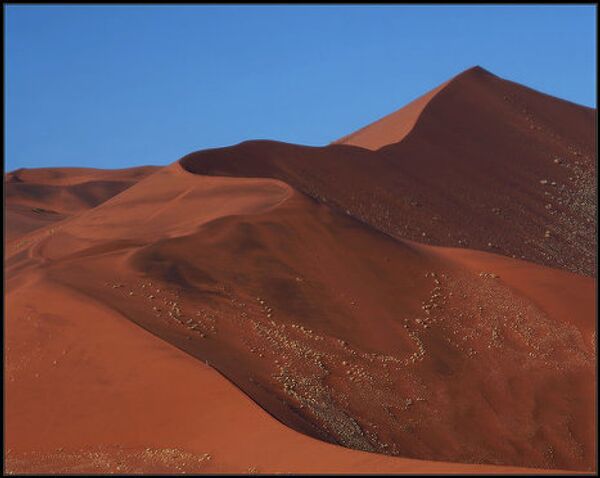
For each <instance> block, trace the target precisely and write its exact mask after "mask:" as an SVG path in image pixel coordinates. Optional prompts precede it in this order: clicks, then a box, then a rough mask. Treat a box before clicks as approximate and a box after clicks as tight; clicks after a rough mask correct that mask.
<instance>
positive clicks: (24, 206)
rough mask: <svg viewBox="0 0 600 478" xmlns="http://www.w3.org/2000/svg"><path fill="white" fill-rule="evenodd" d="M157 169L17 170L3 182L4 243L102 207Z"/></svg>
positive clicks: (147, 167)
mask: <svg viewBox="0 0 600 478" xmlns="http://www.w3.org/2000/svg"><path fill="white" fill-rule="evenodd" d="M158 169H159V168H157V167H153V166H143V167H138V168H129V169H122V170H103V169H92V168H40V169H19V170H16V171H13V172H11V173H8V174H6V175H5V178H4V190H5V191H6V207H5V213H6V223H7V228H6V230H7V236H6V240H7V241H9V242H10V241H12V240H13V239H15V238H16V237H19V236H22V235H23V234H25V233H27V232H30V231H33V230H35V229H38V228H40V227H45V226H48V225H50V224H51V223H53V222H58V221H62V220H63V219H65V218H67V217H70V216H71V215H73V214H76V213H78V212H80V211H83V210H86V209H90V208H92V207H95V206H97V205H98V204H101V203H102V202H104V201H106V200H107V199H109V198H111V197H112V196H114V195H115V194H118V193H120V192H121V191H124V190H125V189H127V188H128V187H130V186H132V185H133V184H135V183H136V182H137V181H139V180H140V179H141V178H143V177H144V176H147V175H148V174H151V173H153V172H154V171H156V170H158Z"/></svg>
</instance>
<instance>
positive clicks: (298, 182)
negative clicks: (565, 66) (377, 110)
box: [5, 69, 596, 473]
mask: <svg viewBox="0 0 600 478" xmlns="http://www.w3.org/2000/svg"><path fill="white" fill-rule="evenodd" d="M504 96H506V97H508V98H509V100H504V99H503V98H504ZM517 105H518V106H517ZM523 105H525V106H523ZM523 108H525V109H526V110H527V112H528V113H527V114H524V113H522V109H523ZM567 120H568V121H567ZM397 121H398V122H400V123H401V124H400V125H397V124H396V122H397ZM593 122H594V112H593V111H592V110H588V109H586V108H583V107H579V106H576V105H572V104H569V103H566V102H563V101H561V100H558V99H555V98H551V97H547V96H545V95H541V94H540V93H536V92H533V91H531V90H528V89H526V88H524V87H521V86H518V85H515V84H513V83H510V82H506V81H505V80H500V79H498V78H497V77H495V76H493V75H491V74H489V73H487V72H485V71H483V70H481V69H473V70H469V71H467V72H465V73H463V74H462V75H459V76H458V77H457V78H455V79H453V80H451V81H449V82H448V83H446V84H445V85H443V86H442V87H440V88H439V89H438V90H437V91H436V92H435V94H429V95H425V97H423V99H420V100H417V102H415V103H413V105H412V106H410V107H408V110H407V111H403V112H399V113H396V114H392V115H391V116H389V117H387V119H384V120H382V121H380V122H378V123H375V124H374V125H373V126H370V127H367V128H365V129H363V130H362V131H361V132H358V133H357V134H355V135H350V136H349V137H346V139H345V140H342V141H350V142H352V143H353V144H355V145H354V146H348V145H335V144H334V145H330V146H327V147H324V148H309V147H303V146H296V145H289V144H284V143H276V142H266V141H261V142H249V143H242V144H240V145H238V146H235V147H231V148H223V149H218V150H208V151H203V152H199V153H194V154H192V155H189V156H187V157H185V158H183V159H182V160H181V161H179V162H177V163H174V164H172V165H171V166H169V167H166V168H163V169H160V170H157V171H155V172H154V174H149V175H146V176H145V177H144V178H139V177H137V178H135V180H136V182H135V184H133V185H131V184H130V185H129V186H130V187H128V188H127V189H125V188H123V190H122V191H121V192H119V193H118V194H114V195H113V196H112V197H110V198H109V195H108V194H106V195H105V196H103V201H102V202H100V201H98V204H95V205H93V206H92V205H90V207H85V208H84V207H81V208H80V209H78V210H77V211H75V212H73V211H74V210H73V209H71V210H70V211H71V213H70V214H69V216H68V217H66V218H64V219H63V220H61V221H59V222H55V223H54V224H53V225H52V227H40V228H38V229H36V230H31V231H30V232H27V233H26V234H23V231H18V228H17V227H15V229H17V230H16V232H14V234H15V237H16V236H17V235H19V237H18V239H19V240H12V241H11V242H9V243H8V244H7V254H6V257H5V271H6V273H7V291H8V295H7V298H6V299H7V301H6V303H7V308H6V310H7V312H8V313H7V317H6V323H5V329H6V330H5V331H6V337H7V339H6V344H7V349H6V364H5V386H6V410H5V421H6V445H5V446H6V449H7V450H10V453H9V454H8V455H7V458H8V469H9V470H13V471H29V472H41V471H55V472H56V471H69V470H71V471H77V470H79V471H81V472H84V471H94V470H96V471H100V470H112V471H156V472H160V471H188V472H189V471H196V472H244V471H246V472H252V471H258V472H334V473H335V472H416V473H418V472H429V473H435V472H448V473H484V472H485V473H494V472H498V473H501V472H519V471H521V472H523V471H525V472H535V471H542V470H544V471H546V472H547V471H549V470H554V471H557V470H560V469H562V470H579V471H590V470H593V469H594V467H595V460H596V455H595V453H596V451H595V450H596V442H595V433H596V429H595V422H596V420H595V418H596V414H595V399H596V396H595V388H596V387H595V385H596V382H595V368H594V367H595V362H596V328H595V314H596V310H595V279H594V277H590V276H593V275H594V274H595V269H594V250H593V246H594V245H595V236H593V234H592V235H591V236H578V234H587V232H588V229H589V230H591V231H593V230H594V228H595V219H594V214H595V207H596V206H595V193H594V191H593V190H591V189H589V188H588V189H586V187H588V186H590V184H591V180H590V179H589V178H588V177H587V176H585V174H584V172H589V171H590V170H591V169H593V168H594V164H593V162H592V158H593V156H594V154H595V152H594V143H593V135H592V134H590V133H589V130H590V128H592V127H593ZM530 124H533V125H534V127H533V128H529V125H530ZM537 126H540V129H537ZM467 132H468V134H467ZM398 141H399V142H398ZM367 148H368V149H367ZM569 148H571V149H573V148H575V149H573V151H572V152H570V151H571V150H570V149H569ZM559 156H560V158H558V157H559ZM554 159H558V161H557V162H554ZM31 174H34V173H31ZM568 174H572V175H574V176H572V177H575V178H576V179H573V180H569V179H568V177H567V178H564V177H563V176H565V175H568ZM84 176H85V175H84ZM214 176H221V177H214ZM222 176H231V177H222ZM538 177H541V178H548V181H550V183H544V184H541V183H540V182H539V180H538V179H537V178H538ZM80 180H82V179H81V178H80V179H78V181H80ZM552 181H554V182H555V183H556V186H552V185H551V182H552ZM548 184H549V186H548V188H546V186H547V185H548ZM582 185H583V186H585V187H582ZM550 187H553V188H555V189H549V188H550ZM590 187H591V186H590ZM576 188H579V189H576ZM549 191H551V192H550V195H548V194H544V193H545V192H549ZM559 191H560V192H559ZM563 193H564V195H565V196H564V198H566V197H567V196H568V200H567V199H564V198H563V196H561V194H563ZM20 197H21V196H20V195H19V194H18V193H15V194H14V196H13V197H12V198H7V203H8V205H10V204H11V202H14V203H16V202H18V201H19V200H20ZM550 198H551V199H550ZM561 198H563V199H564V201H563V199H561ZM573 198H575V199H573ZM550 200H551V201H552V204H553V206H552V209H546V208H545V207H544V204H545V202H546V203H547V202H548V201H550ZM559 201H560V203H559ZM575 203H577V208H576V207H575ZM54 207H55V208H56V210H67V209H66V206H64V205H61V202H60V200H58V201H57V202H56V205H55V206H54ZM61 207H63V208H64V209H61ZM490 207H492V208H493V209H494V210H493V211H491V209H490ZM496 209H499V211H500V212H496ZM434 216H436V217H437V219H436V220H433V221H432V218H433V217H434ZM590 217H591V218H592V223H588V222H587V221H588V219H589V218H590ZM8 225H9V227H10V223H9V224H8ZM508 226H510V228H509V227H508ZM540 228H541V229H540ZM546 229H547V230H550V234H545V230H546ZM540 231H541V236H540ZM423 233H425V236H423V235H422V234H423ZM448 234H449V235H450V236H449V237H448ZM573 234H575V235H573ZM545 236H549V237H545ZM491 238H493V248H491V249H489V248H487V242H488V241H491V240H492V239H491ZM415 239H416V240H418V241H420V243H419V242H416V241H415ZM458 240H461V241H462V242H461V243H460V245H461V246H467V247H469V249H465V248H455V247H448V246H456V245H458V244H457V241H458ZM526 241H527V242H526ZM432 244H436V246H434V245H432ZM440 246H444V247H440ZM473 249H488V252H484V251H481V250H479V251H478V250H473ZM489 250H491V251H493V253H490V252H489ZM512 255H515V256H517V257H519V258H520V257H524V258H526V259H527V261H523V260H518V259H515V258H511V257H507V256H512ZM534 262H537V263H540V264H545V265H546V266H545V265H540V264H535V263H534ZM547 265H551V266H552V267H547ZM565 269H566V270H565ZM569 271H576V272H579V273H574V272H569ZM585 274H587V275H585ZM125 319H128V320H125ZM136 324H137V326H139V327H137V326H136ZM142 329H145V331H144V330H142ZM148 332H150V333H148ZM173 346H175V347H173ZM177 349H180V350H177ZM182 351H183V352H187V355H186V354H184V353H183V352H182ZM198 359H199V360H198ZM202 362H206V363H208V364H209V365H210V367H207V366H206V365H204V364H203V363H202ZM213 369H216V370H217V371H218V372H220V373H221V374H222V375H219V374H217V373H216V372H215V371H214V370H213ZM223 377H225V378H227V379H229V381H230V382H231V383H228V382H227V381H226V380H225V379H224V378H223ZM241 392H244V393H245V394H246V395H247V396H249V397H250V398H251V399H252V400H253V401H254V403H253V402H252V401H250V400H249V399H248V398H246V397H245V396H244V395H243V394H242V393H241ZM40 396H43V397H46V398H45V399H44V400H43V401H42V400H40V398H39V397H40ZM256 404H258V405H259V406H260V407H261V408H262V409H260V408H258V407H257V406H256ZM265 412H267V413H265ZM275 419H277V420H275ZM278 421H279V422H281V423H279V422H278ZM284 425H287V427H286V426H284ZM288 427H289V428H288ZM57 430H58V432H57ZM315 438H318V439H320V440H315ZM325 442H330V443H325ZM335 444H337V445H342V447H339V446H335ZM390 455H393V456H390ZM451 462H452V463H451ZM511 467H513V468H511ZM514 467H521V469H520V470H519V469H518V468H514ZM525 467H528V468H525ZM534 468H537V470H534Z"/></svg>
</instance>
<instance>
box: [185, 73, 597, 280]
mask: <svg viewBox="0 0 600 478" xmlns="http://www.w3.org/2000/svg"><path fill="white" fill-rule="evenodd" d="M426 96H427V95H426ZM427 98H428V100H429V102H428V103H427V105H426V106H425V107H424V108H423V110H422V112H421V113H420V115H419V116H418V119H415V118H414V116H411V115H414V113H415V111H414V108H413V109H411V112H410V113H407V114H404V113H403V111H400V112H397V113H395V114H394V115H392V116H391V117H389V118H390V119H389V121H382V122H380V123H375V124H374V125H373V126H372V127H368V128H366V129H365V130H363V131H368V132H369V137H371V136H372V135H376V136H377V137H378V138H380V139H381V141H380V142H379V143H377V145H381V146H382V147H381V148H379V149H377V150H376V151H370V150H369V149H364V148H362V147H361V148H359V147H356V146H346V145H343V144H334V145H331V146H328V147H324V148H309V147H305V146H298V145H291V144H284V143H277V142H265V141H257V142H247V143H242V144H240V145H237V146H233V147H231V148H222V149H218V150H205V151H200V152H198V153H193V154H191V155H189V156H187V157H185V158H183V159H182V164H183V166H184V167H185V168H186V169H188V170H189V171H192V172H196V173H199V174H210V175H224V176H238V177H239V176H244V177H272V178H275V179H280V180H282V181H285V182H287V183H289V184H290V185H292V186H293V187H294V188H296V189H298V190H299V191H302V192H304V193H305V194H307V195H309V196H311V197H314V198H316V199H318V200H320V201H326V202H327V204H330V205H333V206H334V207H335V208H336V209H338V210H341V211H348V212H349V213H350V214H351V215H352V216H354V217H356V218H357V219H359V220H361V221H363V222H365V223H367V224H369V225H370V226H372V227H375V228H376V229H378V230H380V231H382V232H385V233H387V234H390V235H392V236H394V237H397V238H401V239H409V240H413V241H419V242H423V243H426V244H432V245H440V246H448V247H467V248H469V249H478V250H485V251H488V252H493V253H496V254H503V255H506V256H508V257H515V258H519V259H524V260H527V261H531V262H536V263H539V264H543V265H548V266H551V267H558V268H564V269H566V270H569V271H572V272H577V273H581V274H586V275H595V273H596V272H595V250H596V238H595V237H596V236H595V215H596V179H595V177H596V174H595V171H596V169H595V163H594V158H595V139H594V138H595V130H596V127H595V112H594V110H591V109H589V108H585V107H582V106H578V105H574V104H572V103H568V102H566V101H563V100H559V99H557V98H553V97H550V96H547V95H544V94H541V93H538V92H535V91H533V90H531V89H528V88H526V87H523V86H520V85H517V84H515V83H512V82H508V81H506V80H502V79H500V78H498V77H496V76H494V75H492V74H490V73H488V72H486V71H485V70H483V69H481V68H474V69H471V70H467V71H466V72H464V73H462V74H461V75H458V76H457V77H456V78H454V79H453V80H451V81H449V82H447V83H446V84H445V86H444V87H443V88H442V89H440V90H438V91H437V92H436V93H435V95H430V96H428V97H427ZM407 117H408V118H409V120H410V122H412V121H416V124H415V125H414V127H412V129H411V130H410V132H409V133H408V134H406V135H405V136H404V137H403V139H402V140H401V141H400V142H399V143H394V144H388V145H386V144H385V143H386V140H390V141H394V140H395V139H397V136H396V134H395V127H396V124H395V122H394V118H403V119H405V120H406V118H407ZM399 128H400V129H402V130H405V129H406V126H405V125H402V124H400V125H399ZM380 129H381V130H380ZM365 134H366V133H365ZM359 137H361V135H358V136H356V137H355V140H356V142H355V143H352V144H359V143H358V138H359ZM359 145H361V144H359ZM364 146H365V147H367V148H371V147H372V144H371V143H370V142H369V141H367V142H366V143H365V144H364Z"/></svg>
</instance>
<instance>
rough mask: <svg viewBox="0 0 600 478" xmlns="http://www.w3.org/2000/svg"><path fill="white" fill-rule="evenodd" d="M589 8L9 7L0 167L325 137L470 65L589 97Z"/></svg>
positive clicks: (107, 163)
mask: <svg viewBox="0 0 600 478" xmlns="http://www.w3.org/2000/svg"><path fill="white" fill-rule="evenodd" d="M595 16H596V7H595V6H593V5H590V6H554V7H552V6H529V7H526V6H509V5H507V6H494V7H489V6H487V7H486V6H460V7H459V6H433V5H431V6H423V7H416V6H406V5H398V6H346V7H344V6H252V7H242V6H229V7H218V6H78V7H72V6H17V5H13V6H5V85H6V86H5V138H6V146H5V170H6V171H10V170H13V169H16V168H20V167H49V166H90V167H103V168H120V167H129V166H135V165H140V164H168V163H171V162H173V161H176V160H177V159H178V158H179V157H181V156H183V155H184V154H187V153H189V152H191V151H195V150H199V149H204V148H211V147H219V146H228V145H231V144H235V143H238V142H240V141H244V140H247V139H274V140H279V141H286V142H292V143H301V144H308V145H323V144H327V143H329V142H330V141H332V140H334V139H336V138H338V137H340V136H343V135H345V134H347V133H350V132H352V131H353V130H355V129H357V128H359V127H362V126H364V125H365V124H368V123H370V122H372V121H374V120H376V119H378V118H379V117H381V116H383V115H385V114H387V113H390V112H391V111H393V110H395V109H398V108H399V107H401V106H403V105H404V104H406V103H408V102H409V101H411V100H412V99H414V98H415V97H417V96H419V95H421V94H422V93H424V92H426V91H428V90H430V89H431V88H433V87H435V86H437V85H438V84H440V83H442V82H444V81H446V80H447V79H449V78H450V77H452V76H454V75H456V74H457V73H459V72H461V71H462V70H465V69H467V68H469V67H471V66H474V65H481V66H483V67H484V68H486V69H488V70H490V71H491V72H493V73H495V74H497V75H499V76H502V77H504V78H507V79H510V80H513V81H517V82H519V83H523V84H526V85H528V86H531V87H533V88H536V89H538V90H541V91H543V92H546V93H549V94H552V95H555V96H559V97H561V98H564V99H568V100H570V101H574V102H576V103H580V104H584V105H587V106H592V107H595V106H596V20H595Z"/></svg>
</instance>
